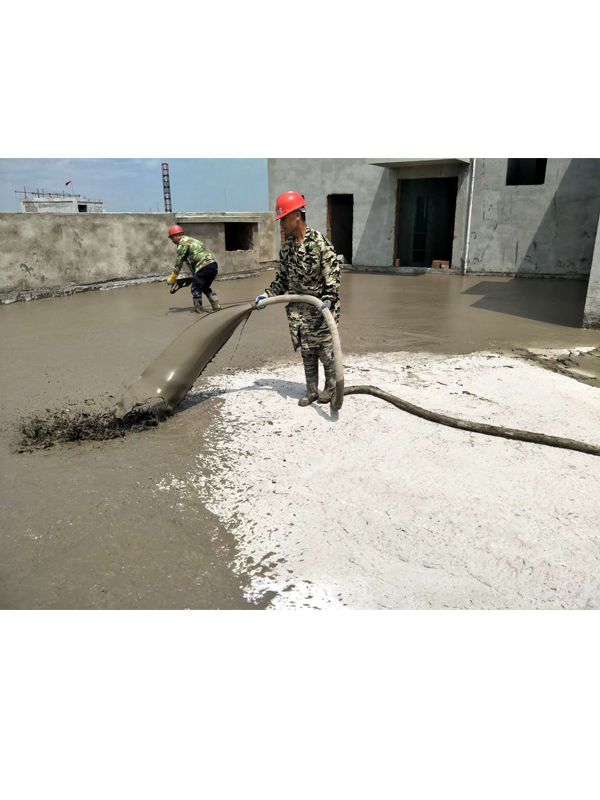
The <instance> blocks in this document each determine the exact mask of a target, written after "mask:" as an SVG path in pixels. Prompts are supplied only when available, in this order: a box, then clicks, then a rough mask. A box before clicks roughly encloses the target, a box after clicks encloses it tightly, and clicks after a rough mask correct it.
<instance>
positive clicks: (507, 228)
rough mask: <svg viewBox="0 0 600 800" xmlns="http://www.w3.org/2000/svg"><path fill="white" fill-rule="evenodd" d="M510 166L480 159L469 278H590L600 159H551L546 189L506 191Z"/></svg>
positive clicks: (599, 198) (501, 161)
mask: <svg viewBox="0 0 600 800" xmlns="http://www.w3.org/2000/svg"><path fill="white" fill-rule="evenodd" d="M507 161H508V159H506V158H481V159H477V162H476V166H475V183H474V189H473V213H472V221H471V234H470V243H469V263H468V265H467V270H468V272H474V273H482V274H485V273H492V274H507V275H517V276H526V275H541V276H560V277H574V278H584V277H586V276H587V275H589V272H590V266H591V263H592V257H593V251H594V241H595V237H596V231H597V228H598V216H599V214H600V159H597V158H549V159H548V164H547V167H546V179H545V183H544V185H542V186H506V169H507Z"/></svg>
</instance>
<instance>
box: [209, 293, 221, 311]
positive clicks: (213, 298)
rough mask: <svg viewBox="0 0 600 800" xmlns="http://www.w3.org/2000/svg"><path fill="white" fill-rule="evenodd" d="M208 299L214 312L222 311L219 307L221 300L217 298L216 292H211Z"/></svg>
mask: <svg viewBox="0 0 600 800" xmlns="http://www.w3.org/2000/svg"><path fill="white" fill-rule="evenodd" d="M208 299H209V301H210V304H211V306H212V310H213V311H220V310H221V306H220V305H219V299H218V297H217V293H216V292H211V293H210V294H209V295H208Z"/></svg>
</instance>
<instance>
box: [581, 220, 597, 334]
mask: <svg viewBox="0 0 600 800" xmlns="http://www.w3.org/2000/svg"><path fill="white" fill-rule="evenodd" d="M583 327H584V328H600V225H598V233H597V234H596V244H595V246H594V256H593V258H592V268H591V271H590V282H589V284H588V291H587V299H586V302H585V311H584V313H583Z"/></svg>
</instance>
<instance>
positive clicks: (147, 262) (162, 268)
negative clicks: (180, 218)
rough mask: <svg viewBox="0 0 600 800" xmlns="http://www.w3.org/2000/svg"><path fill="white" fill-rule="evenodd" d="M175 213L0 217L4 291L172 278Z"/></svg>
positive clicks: (0, 281) (0, 288) (0, 271)
mask: <svg viewBox="0 0 600 800" xmlns="http://www.w3.org/2000/svg"><path fill="white" fill-rule="evenodd" d="M171 224H173V215H172V214H0V291H10V290H27V289H43V288H46V287H50V286H64V285H66V284H73V283H75V284H84V283H96V282H100V281H108V280H115V279H118V278H138V277H143V276H145V275H150V274H160V273H165V274H168V272H169V268H170V267H171V266H172V264H173V261H174V256H175V248H174V247H173V245H172V244H171V242H170V241H169V239H168V238H167V235H166V234H167V231H168V228H169V225H171Z"/></svg>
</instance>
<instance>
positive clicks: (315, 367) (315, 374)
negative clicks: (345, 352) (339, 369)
mask: <svg viewBox="0 0 600 800" xmlns="http://www.w3.org/2000/svg"><path fill="white" fill-rule="evenodd" d="M319 361H320V362H321V364H323V371H324V372H325V385H326V386H328V385H329V386H333V385H334V384H335V363H334V357H333V350H332V349H331V348H325V347H319V348H311V349H309V348H305V347H303V348H302V362H303V364H304V375H305V377H306V385H307V386H311V385H312V386H318V385H319Z"/></svg>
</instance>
